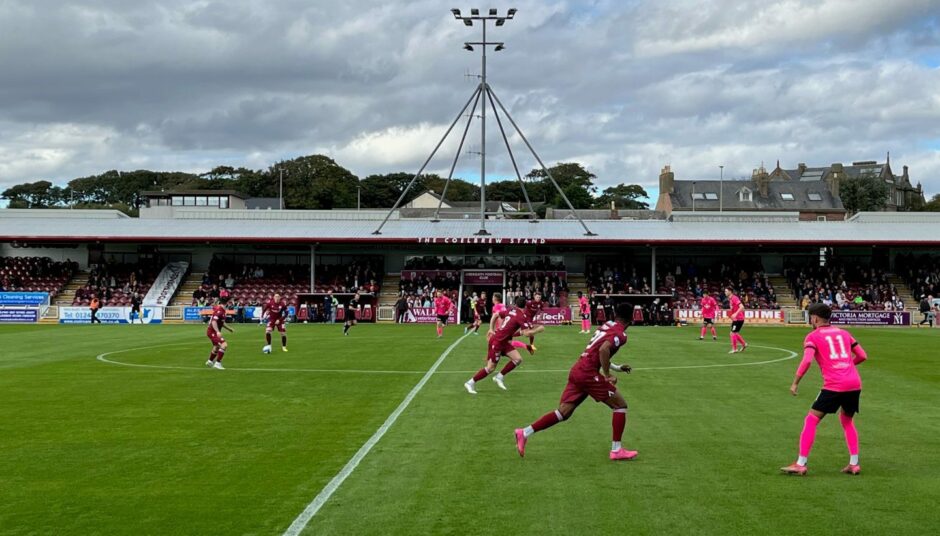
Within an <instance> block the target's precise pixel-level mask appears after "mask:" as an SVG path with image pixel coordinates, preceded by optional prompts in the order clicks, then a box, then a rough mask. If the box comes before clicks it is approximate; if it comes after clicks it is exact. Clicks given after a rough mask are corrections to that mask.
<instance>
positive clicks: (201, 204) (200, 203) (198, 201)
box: [196, 195, 208, 207]
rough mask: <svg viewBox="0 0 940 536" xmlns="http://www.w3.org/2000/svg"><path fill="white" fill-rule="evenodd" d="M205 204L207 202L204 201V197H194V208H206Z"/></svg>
mask: <svg viewBox="0 0 940 536" xmlns="http://www.w3.org/2000/svg"><path fill="white" fill-rule="evenodd" d="M207 203H208V201H207V200H206V196H204V195H200V196H198V197H196V206H197V207H204V206H206V204H207Z"/></svg>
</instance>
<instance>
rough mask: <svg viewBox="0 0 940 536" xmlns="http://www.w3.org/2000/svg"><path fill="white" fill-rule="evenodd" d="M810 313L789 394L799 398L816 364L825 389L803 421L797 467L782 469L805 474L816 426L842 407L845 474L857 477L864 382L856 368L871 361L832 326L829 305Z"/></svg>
mask: <svg viewBox="0 0 940 536" xmlns="http://www.w3.org/2000/svg"><path fill="white" fill-rule="evenodd" d="M808 312H809V323H810V324H811V325H812V326H813V331H811V332H810V333H809V335H807V336H806V339H805V340H804V341H803V347H804V350H803V361H801V362H800V366H799V367H798V368H797V369H796V376H794V378H793V384H792V385H790V392H791V393H793V396H796V395H797V390H798V388H799V384H800V380H802V379H803V376H804V375H805V374H806V371H808V370H809V367H810V364H811V363H812V362H813V360H815V361H816V363H818V364H819V370H820V371H822V377H823V388H822V390H821V391H819V395H818V396H817V397H816V401H815V402H813V406H812V409H810V410H809V413H808V414H807V415H806V419H804V420H803V431H802V432H801V433H800V455H799V457H798V458H797V460H796V463H793V464H791V465H788V466H786V467H781V468H780V470H781V471H783V472H784V473H787V474H791V475H801V476H802V475H805V474H806V461H807V458H808V457H809V451H810V449H812V448H813V440H814V439H816V426H817V425H818V424H819V421H821V420H822V418H823V417H825V416H826V414H827V413H835V412H836V411H837V410H838V409H839V408H840V407H841V408H842V413H840V414H839V421H840V422H841V423H842V430H843V431H844V432H845V443H846V445H848V447H849V464H848V465H847V466H845V467H844V468H843V469H842V472H843V473H847V474H850V475H857V474H859V473H860V472H861V471H862V468H861V467H860V466H859V465H858V431H856V429H855V420H854V417H855V414H856V413H858V401H859V398H860V397H861V394H862V378H861V377H860V376H859V375H858V369H857V368H856V366H857V365H859V364H860V363H861V362H862V361H865V360H866V359H868V356H867V355H866V354H865V350H864V349H863V348H862V346H861V345H860V344H859V343H858V341H856V340H855V338H854V337H852V335H850V334H849V332H847V331H845V330H844V329H839V328H836V327H833V326H831V325H829V319H830V317H831V316H832V309H830V308H829V306H828V305H826V304H823V303H816V304H813V305H812V306H810V308H809V310H808Z"/></svg>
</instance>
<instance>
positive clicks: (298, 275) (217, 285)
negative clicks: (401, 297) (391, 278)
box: [193, 256, 382, 306]
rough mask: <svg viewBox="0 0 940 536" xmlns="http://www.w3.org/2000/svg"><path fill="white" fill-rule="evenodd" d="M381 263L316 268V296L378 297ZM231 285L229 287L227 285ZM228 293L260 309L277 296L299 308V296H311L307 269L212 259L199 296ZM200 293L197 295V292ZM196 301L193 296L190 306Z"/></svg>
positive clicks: (357, 262) (366, 261)
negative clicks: (364, 295)
mask: <svg viewBox="0 0 940 536" xmlns="http://www.w3.org/2000/svg"><path fill="white" fill-rule="evenodd" d="M381 271H382V260H381V258H380V257H374V256H371V257H363V258H361V259H357V260H355V261H353V262H351V263H346V264H333V265H328V264H325V265H317V269H316V281H315V292H318V293H321V292H322V293H325V292H328V291H332V292H334V293H353V292H356V291H359V292H361V293H362V294H370V295H372V294H377V293H378V292H379V290H380V287H381V276H380V275H379V274H381ZM229 282H231V283H232V284H231V285H229V284H228V283H229ZM223 288H225V289H227V290H228V291H229V292H230V298H231V299H232V300H233V301H234V302H235V303H237V304H240V305H262V304H263V303H264V302H265V301H266V300H268V299H269V298H270V297H271V296H273V295H274V294H280V295H281V296H282V297H284V298H285V299H287V301H288V303H289V304H290V305H294V306H297V305H299V300H298V297H297V296H298V294H306V293H309V292H310V266H309V265H284V264H252V265H247V264H236V263H231V262H227V261H225V260H224V259H221V258H215V259H213V260H212V263H211V264H210V267H209V272H208V273H207V276H206V278H205V279H204V280H203V285H202V287H201V288H200V291H201V293H203V294H206V295H207V296H208V295H210V294H212V293H213V289H215V290H216V291H220V290H221V289H223ZM197 292H199V291H197ZM198 301H199V299H198V297H196V296H194V298H193V303H194V304H195V303H197V302H198Z"/></svg>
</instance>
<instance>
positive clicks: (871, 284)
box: [784, 259, 907, 311]
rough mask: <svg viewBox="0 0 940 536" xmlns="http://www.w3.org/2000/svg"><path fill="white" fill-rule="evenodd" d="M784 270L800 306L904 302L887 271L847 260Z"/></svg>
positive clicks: (894, 305) (878, 307) (876, 307)
mask: <svg viewBox="0 0 940 536" xmlns="http://www.w3.org/2000/svg"><path fill="white" fill-rule="evenodd" d="M784 273H785V274H786V276H787V279H788V281H789V283H790V288H791V289H792V290H793V292H794V294H796V297H797V299H798V300H799V307H800V308H801V309H806V308H807V307H809V306H810V305H811V304H813V303H817V302H822V303H825V304H827V305H830V306H832V307H835V308H838V309H841V310H844V311H883V310H900V309H903V308H904V307H905V306H906V305H907V304H904V303H903V302H902V301H900V300H899V299H898V289H897V287H896V286H895V285H893V284H892V283H891V282H890V281H889V277H888V274H887V272H885V271H884V270H880V269H875V268H865V267H862V266H860V265H859V264H858V263H856V262H853V261H851V260H839V259H829V260H828V261H827V263H826V266H803V267H799V268H797V267H792V268H787V269H786V270H785V271H784Z"/></svg>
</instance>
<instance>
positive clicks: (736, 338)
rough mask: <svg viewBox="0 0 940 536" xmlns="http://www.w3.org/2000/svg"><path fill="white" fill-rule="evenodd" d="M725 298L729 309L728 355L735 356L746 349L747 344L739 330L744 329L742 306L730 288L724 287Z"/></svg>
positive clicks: (739, 299)
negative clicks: (729, 334) (729, 342)
mask: <svg viewBox="0 0 940 536" xmlns="http://www.w3.org/2000/svg"><path fill="white" fill-rule="evenodd" d="M725 296H727V297H728V303H729V304H730V309H731V313H730V316H731V351H730V352H728V353H729V354H735V353H737V352H743V351H744V350H746V349H747V342H745V340H744V337H742V336H741V329H742V328H743V327H744V304H743V303H741V298H739V297H738V295H737V294H735V293H734V288H732V287H725ZM739 344H740V345H741V349H740V350H738V345H739Z"/></svg>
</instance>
